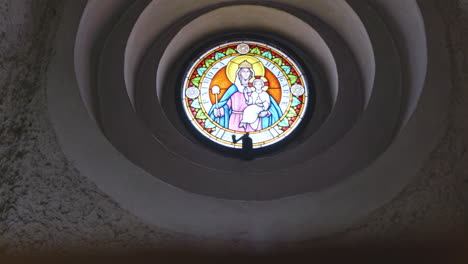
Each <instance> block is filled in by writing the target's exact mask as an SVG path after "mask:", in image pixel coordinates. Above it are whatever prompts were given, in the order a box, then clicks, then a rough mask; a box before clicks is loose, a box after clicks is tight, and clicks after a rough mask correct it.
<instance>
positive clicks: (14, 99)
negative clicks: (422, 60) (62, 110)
mask: <svg viewBox="0 0 468 264" xmlns="http://www.w3.org/2000/svg"><path fill="white" fill-rule="evenodd" d="M437 2H438V4H439V6H440V9H441V11H442V12H443V14H444V19H445V23H446V26H447V28H448V29H449V35H448V36H447V38H448V39H449V43H450V46H449V47H450V50H451V53H452V61H453V69H452V70H453V82H454V87H455V89H454V91H453V102H452V103H453V104H452V105H453V106H452V110H451V112H450V117H449V120H448V122H449V124H450V125H449V129H448V130H447V132H446V135H445V137H444V139H443V140H442V142H440V144H439V146H438V147H437V149H436V150H435V151H434V152H433V153H432V155H431V156H430V158H429V159H428V160H427V161H426V163H425V164H426V165H425V167H424V169H423V170H422V171H420V173H419V175H418V176H417V177H416V178H415V179H414V180H413V182H412V183H411V184H410V185H409V186H408V187H407V188H406V189H405V190H404V191H403V192H402V193H401V194H400V195H399V196H398V197H397V198H395V199H394V200H393V201H392V202H391V203H389V204H388V205H386V206H385V207H383V208H381V209H379V210H377V211H375V212H374V213H373V214H372V215H371V216H369V217H368V218H367V219H365V220H363V221H362V222H361V223H360V224H358V225H356V226H355V227H354V228H352V229H350V230H348V231H346V232H344V233H342V234H338V235H336V236H333V237H331V238H327V239H325V240H324V241H325V242H326V243H332V244H333V243H345V244H347V243H355V242H356V241H358V242H362V243H369V242H371V243H374V242H377V243H392V242H401V241H402V240H403V241H423V240H426V239H435V238H437V237H454V236H455V235H462V234H466V235H468V152H467V149H468V105H467V104H466V102H467V100H468V89H467V84H468V65H467V63H468V58H467V57H466V56H467V54H468V52H467V47H468V23H467V21H468V20H467V17H466V14H467V13H468V8H467V6H468V4H467V3H462V5H461V6H457V4H456V3H455V1H446V0H437ZM61 5H62V3H61V1H60V0H0V254H2V253H9V254H11V253H18V252H25V251H27V252H29V251H34V252H45V251H51V250H53V251H54V252H60V253H67V252H70V251H73V250H95V251H101V250H112V249H120V248H139V249H141V248H154V247H158V248H163V247H175V246H179V247H180V246H190V247H192V248H194V247H195V245H196V244H198V243H199V242H200V241H199V240H197V239H195V238H191V237H187V236H184V235H183V234H179V233H174V232H169V231H167V230H161V229H160V228H158V227H153V226H148V225H146V224H144V223H142V222H141V221H140V220H139V219H137V218H136V217H134V216H132V215H130V214H129V213H127V212H126V211H124V210H122V209H121V208H120V207H119V205H118V204H116V203H115V202H113V201H112V200H110V199H109V198H108V197H107V196H106V195H105V194H103V193H102V192H101V191H99V190H98V189H97V188H96V186H95V185H94V184H93V183H91V182H90V181H89V180H87V179H86V178H85V177H84V176H81V175H80V174H79V172H78V171H77V170H76V169H75V168H74V166H73V164H70V163H69V162H68V161H67V159H66V158H65V156H64V154H63V153H62V151H61V150H60V147H59V145H58V142H57V139H56V137H55V134H54V130H53V127H52V125H51V123H50V121H49V118H48V113H47V105H46V102H47V100H46V87H44V83H45V79H44V77H45V71H46V69H47V64H48V61H49V58H50V56H51V54H52V52H53V49H52V47H51V46H50V45H51V43H52V41H51V40H52V39H53V37H54V32H55V30H56V26H57V24H58V23H59V22H60V13H61ZM463 12H465V13H463ZM225 242H226V241H225ZM314 243H316V241H306V242H302V243H299V244H294V245H289V246H291V247H292V246H298V247H303V246H306V245H311V244H314ZM202 244H204V245H205V246H206V245H208V246H209V245H210V244H211V246H214V245H215V244H216V245H217V247H221V246H222V245H223V244H222V243H221V244H220V243H215V242H214V241H211V242H206V241H203V243H202ZM238 244H240V242H238V241H227V242H226V244H225V245H229V246H230V247H235V248H239V247H240V246H239V245H238ZM287 247H288V246H287Z"/></svg>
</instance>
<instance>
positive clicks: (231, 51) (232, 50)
mask: <svg viewBox="0 0 468 264" xmlns="http://www.w3.org/2000/svg"><path fill="white" fill-rule="evenodd" d="M236 53H237V51H235V50H234V49H231V48H229V49H228V50H227V51H226V55H227V56H229V55H232V54H236Z"/></svg>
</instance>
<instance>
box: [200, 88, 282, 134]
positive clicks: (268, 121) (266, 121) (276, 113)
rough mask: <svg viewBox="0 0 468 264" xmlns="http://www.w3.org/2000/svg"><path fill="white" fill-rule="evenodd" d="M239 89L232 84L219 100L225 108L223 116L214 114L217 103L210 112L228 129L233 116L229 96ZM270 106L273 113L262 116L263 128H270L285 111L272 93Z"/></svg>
mask: <svg viewBox="0 0 468 264" xmlns="http://www.w3.org/2000/svg"><path fill="white" fill-rule="evenodd" d="M238 91H239V89H237V86H236V85H234V84H233V85H232V86H231V87H229V89H228V90H227V91H226V93H225V94H224V95H223V97H222V98H221V99H220V100H219V101H218V107H219V108H223V109H224V116H223V117H215V115H214V110H215V108H216V104H214V105H213V106H212V107H211V109H210V111H209V112H208V114H209V116H210V117H211V119H213V120H215V122H217V123H218V124H219V125H220V126H222V127H224V128H226V129H228V128H229V118H230V117H231V114H232V109H230V108H229V106H228V105H227V102H228V101H229V98H231V96H232V95H233V94H235V93H236V92H238ZM270 101H271V104H270V108H269V109H268V111H270V113H271V115H269V116H266V117H263V118H262V129H265V128H268V127H270V126H272V125H273V124H274V123H276V122H277V121H278V120H279V119H280V118H281V116H282V115H283V113H282V112H281V108H280V107H279V105H278V103H277V102H276V101H275V99H273V97H272V96H271V95H270Z"/></svg>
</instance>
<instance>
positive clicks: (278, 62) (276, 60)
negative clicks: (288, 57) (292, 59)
mask: <svg viewBox="0 0 468 264" xmlns="http://www.w3.org/2000/svg"><path fill="white" fill-rule="evenodd" d="M273 62H274V63H276V64H278V66H280V67H281V66H283V59H281V58H274V59H273Z"/></svg>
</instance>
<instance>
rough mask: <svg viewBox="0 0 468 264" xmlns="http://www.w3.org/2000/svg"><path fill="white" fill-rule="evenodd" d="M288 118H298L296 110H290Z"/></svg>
mask: <svg viewBox="0 0 468 264" xmlns="http://www.w3.org/2000/svg"><path fill="white" fill-rule="evenodd" d="M286 116H287V117H289V118H292V117H295V116H297V113H296V110H294V108H289V112H288V114H287V115H286Z"/></svg>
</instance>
